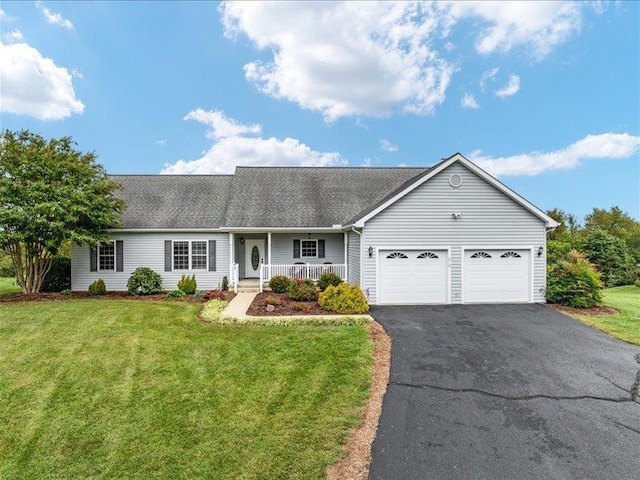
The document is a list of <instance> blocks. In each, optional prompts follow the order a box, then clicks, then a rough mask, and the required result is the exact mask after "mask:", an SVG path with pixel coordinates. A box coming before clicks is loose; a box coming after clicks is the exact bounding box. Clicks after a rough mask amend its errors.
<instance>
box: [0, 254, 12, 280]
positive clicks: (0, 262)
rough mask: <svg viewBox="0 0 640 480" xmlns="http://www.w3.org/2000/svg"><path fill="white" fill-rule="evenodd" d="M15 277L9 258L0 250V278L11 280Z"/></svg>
mask: <svg viewBox="0 0 640 480" xmlns="http://www.w3.org/2000/svg"><path fill="white" fill-rule="evenodd" d="M15 276H16V271H15V270H14V268H13V261H12V260H11V257H10V256H9V255H7V254H6V253H5V252H4V250H0V277H3V278H13V277H15Z"/></svg>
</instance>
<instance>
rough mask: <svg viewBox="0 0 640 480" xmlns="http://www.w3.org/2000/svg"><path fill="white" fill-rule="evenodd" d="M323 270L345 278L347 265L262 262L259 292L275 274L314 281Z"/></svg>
mask: <svg viewBox="0 0 640 480" xmlns="http://www.w3.org/2000/svg"><path fill="white" fill-rule="evenodd" d="M325 272H332V273H335V274H336V275H338V276H339V277H340V278H341V279H342V280H346V279H347V265H346V264H344V263H343V264H329V265H313V264H310V263H306V264H295V265H266V264H263V265H262V267H261V268H260V292H262V290H263V288H264V286H265V285H266V284H267V283H269V280H271V277H275V276H276V275H284V276H285V277H289V278H297V279H301V280H304V279H306V278H310V279H311V280H313V281H314V282H317V281H318V279H319V278H320V276H321V275H322V274H323V273H325Z"/></svg>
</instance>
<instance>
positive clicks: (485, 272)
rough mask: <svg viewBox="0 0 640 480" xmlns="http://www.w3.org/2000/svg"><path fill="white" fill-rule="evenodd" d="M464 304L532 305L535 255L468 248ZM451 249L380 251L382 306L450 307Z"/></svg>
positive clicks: (463, 273) (514, 250)
mask: <svg viewBox="0 0 640 480" xmlns="http://www.w3.org/2000/svg"><path fill="white" fill-rule="evenodd" d="M461 254H462V259H461V260H462V262H461V268H460V270H459V271H461V277H462V278H459V281H458V282H459V283H458V285H460V291H461V301H462V303H521V302H522V303H524V302H530V301H532V297H531V291H532V265H531V263H532V262H531V260H532V258H531V250H530V249H523V248H501V249H495V248H494V249H463V250H462V251H461ZM450 276H451V269H450V250H449V249H415V250H414V249H411V250H407V249H389V250H380V251H379V252H378V275H377V278H378V292H377V295H378V303H379V304H444V303H450V302H451V298H450V290H451V287H452V284H453V285H455V283H456V282H455V281H452V280H451V279H450Z"/></svg>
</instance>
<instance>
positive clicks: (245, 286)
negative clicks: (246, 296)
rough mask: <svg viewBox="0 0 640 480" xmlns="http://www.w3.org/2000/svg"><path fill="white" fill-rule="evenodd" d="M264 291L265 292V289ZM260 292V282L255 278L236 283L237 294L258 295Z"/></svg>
mask: <svg viewBox="0 0 640 480" xmlns="http://www.w3.org/2000/svg"><path fill="white" fill-rule="evenodd" d="M264 290H267V288H266V287H265V288H264ZM259 291H260V280H258V279H257V278H245V279H243V280H240V281H239V282H238V293H241V292H243V293H258V292H259Z"/></svg>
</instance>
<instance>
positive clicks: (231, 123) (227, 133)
mask: <svg viewBox="0 0 640 480" xmlns="http://www.w3.org/2000/svg"><path fill="white" fill-rule="evenodd" d="M183 120H195V121H197V122H200V123H203V124H205V125H207V126H209V127H211V129H210V130H209V131H208V132H207V138H213V139H219V138H226V137H237V136H239V135H242V134H245V133H252V134H259V133H261V132H262V127H261V126H260V125H258V124H256V123H254V124H252V125H242V124H240V123H238V122H236V121H235V120H234V119H232V118H228V117H226V116H225V115H224V113H223V112H221V111H220V110H209V111H206V110H203V109H201V108H198V109H196V110H193V111H191V112H189V113H188V114H187V115H186V116H185V117H184V119H183Z"/></svg>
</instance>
